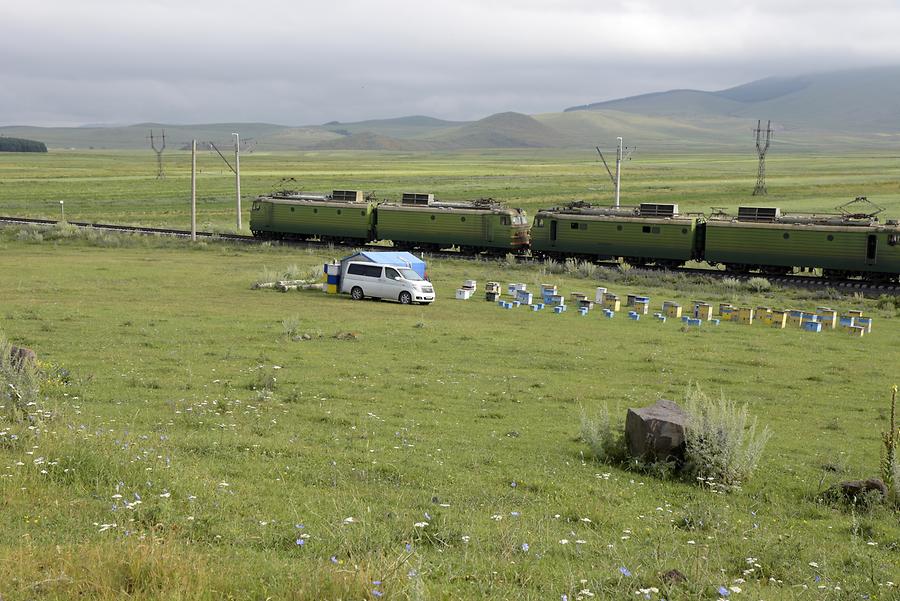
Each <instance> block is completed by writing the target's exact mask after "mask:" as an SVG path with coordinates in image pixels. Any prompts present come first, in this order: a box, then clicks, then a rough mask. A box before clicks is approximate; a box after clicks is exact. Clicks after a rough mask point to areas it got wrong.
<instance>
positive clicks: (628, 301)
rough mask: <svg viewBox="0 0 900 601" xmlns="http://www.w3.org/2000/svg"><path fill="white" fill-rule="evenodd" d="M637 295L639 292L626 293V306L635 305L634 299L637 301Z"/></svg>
mask: <svg viewBox="0 0 900 601" xmlns="http://www.w3.org/2000/svg"><path fill="white" fill-rule="evenodd" d="M637 297H638V295H637V294H626V295H625V306H626V307H633V306H634V301H635V299H637Z"/></svg>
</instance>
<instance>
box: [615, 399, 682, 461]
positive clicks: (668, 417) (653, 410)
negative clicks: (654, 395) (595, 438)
mask: <svg viewBox="0 0 900 601" xmlns="http://www.w3.org/2000/svg"><path fill="white" fill-rule="evenodd" d="M687 421H688V414H687V413H686V412H685V411H684V409H682V408H681V407H679V406H678V403H676V402H675V401H669V400H667V399H660V400H658V401H656V404H654V405H651V406H649V407H643V408H641V409H629V410H628V416H627V417H626V418H625V440H626V442H627V443H628V452H629V453H631V455H632V456H633V457H636V458H638V459H642V460H650V461H659V460H671V459H674V460H676V461H680V460H683V459H684V447H685V443H684V427H685V425H686V424H687Z"/></svg>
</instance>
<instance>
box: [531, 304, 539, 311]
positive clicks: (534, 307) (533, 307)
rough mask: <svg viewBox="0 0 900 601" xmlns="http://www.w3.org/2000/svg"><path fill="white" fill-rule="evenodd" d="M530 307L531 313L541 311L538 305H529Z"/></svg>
mask: <svg viewBox="0 0 900 601" xmlns="http://www.w3.org/2000/svg"><path fill="white" fill-rule="evenodd" d="M530 307H531V310H532V311H540V310H541V307H540V305H530Z"/></svg>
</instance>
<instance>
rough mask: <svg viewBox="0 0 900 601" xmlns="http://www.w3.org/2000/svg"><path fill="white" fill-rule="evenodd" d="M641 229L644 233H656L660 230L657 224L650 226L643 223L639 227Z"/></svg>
mask: <svg viewBox="0 0 900 601" xmlns="http://www.w3.org/2000/svg"><path fill="white" fill-rule="evenodd" d="M641 231H643V232H644V233H645V234H658V233H659V231H660V230H659V226H653V227H651V226H649V225H645V226H643V227H642V228H641Z"/></svg>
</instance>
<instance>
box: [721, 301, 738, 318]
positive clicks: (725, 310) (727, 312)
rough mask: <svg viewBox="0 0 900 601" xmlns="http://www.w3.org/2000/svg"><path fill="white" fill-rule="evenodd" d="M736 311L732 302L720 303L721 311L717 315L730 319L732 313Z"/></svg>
mask: <svg viewBox="0 0 900 601" xmlns="http://www.w3.org/2000/svg"><path fill="white" fill-rule="evenodd" d="M733 311H734V305H732V304H731V303H719V312H718V313H717V315H719V316H721V317H724V318H727V319H730V318H731V313H732V312H733Z"/></svg>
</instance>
